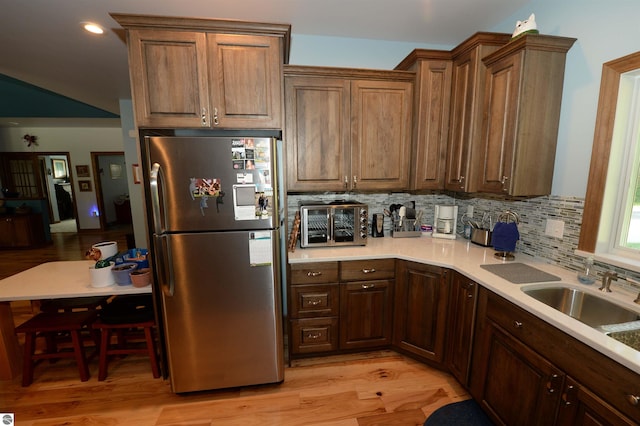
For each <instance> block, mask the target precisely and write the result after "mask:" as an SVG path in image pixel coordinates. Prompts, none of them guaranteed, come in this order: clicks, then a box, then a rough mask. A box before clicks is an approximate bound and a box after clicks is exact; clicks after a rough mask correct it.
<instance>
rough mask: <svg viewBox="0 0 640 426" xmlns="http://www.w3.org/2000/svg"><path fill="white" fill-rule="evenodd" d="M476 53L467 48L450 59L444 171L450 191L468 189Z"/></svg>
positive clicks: (446, 184)
mask: <svg viewBox="0 0 640 426" xmlns="http://www.w3.org/2000/svg"><path fill="white" fill-rule="evenodd" d="M476 56H477V54H476V53H475V51H469V52H467V53H465V54H464V55H461V56H460V57H458V58H456V59H455V60H454V62H453V77H452V83H451V84H452V90H451V117H450V122H451V124H450V126H449V144H448V148H449V149H448V152H447V168H446V173H445V175H446V176H445V178H446V179H445V189H448V190H451V191H468V189H467V188H468V185H469V183H471V180H470V176H469V161H470V156H471V152H470V149H471V137H472V136H473V135H472V134H471V133H472V131H473V120H474V115H475V114H474V108H473V104H474V102H475V94H474V86H475V85H476V84H477V78H476V74H477V67H478V63H477V62H478V61H477V58H476Z"/></svg>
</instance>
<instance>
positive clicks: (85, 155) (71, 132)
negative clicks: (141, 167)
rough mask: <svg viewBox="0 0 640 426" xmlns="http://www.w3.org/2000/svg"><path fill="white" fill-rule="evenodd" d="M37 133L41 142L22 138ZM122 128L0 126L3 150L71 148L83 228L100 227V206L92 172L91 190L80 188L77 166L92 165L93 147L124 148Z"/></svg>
mask: <svg viewBox="0 0 640 426" xmlns="http://www.w3.org/2000/svg"><path fill="white" fill-rule="evenodd" d="M25 133H28V134H32V135H36V136H38V145H37V146H33V145H32V146H31V147H27V146H26V144H25V143H24V142H23V141H22V136H23V135H24V134H25ZM122 150H123V149H122V136H121V130H120V128H118V127H106V128H76V127H34V128H27V127H14V128H0V151H8V152H67V151H68V152H69V157H70V160H71V164H69V165H68V166H69V171H70V172H71V174H72V176H73V181H74V182H73V183H74V186H73V191H74V193H75V195H76V203H77V210H78V223H79V227H80V229H100V219H99V218H98V217H94V216H93V211H94V210H96V209H97V201H96V194H95V192H94V191H95V188H94V187H93V176H94V173H95V170H91V177H90V178H83V179H90V180H92V184H91V185H92V190H93V191H92V192H80V191H79V190H78V178H77V177H76V175H75V170H76V169H75V166H76V165H78V164H83V165H84V164H86V165H89V166H90V168H91V154H90V153H91V151H122Z"/></svg>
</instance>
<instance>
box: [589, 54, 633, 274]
mask: <svg viewBox="0 0 640 426" xmlns="http://www.w3.org/2000/svg"><path fill="white" fill-rule="evenodd" d="M596 230H597V231H596ZM580 252H582V253H580ZM586 253H592V254H594V255H595V258H596V259H598V260H600V261H602V262H605V263H609V264H613V265H617V266H620V267H623V268H626V269H631V270H635V271H639V272H640V52H638V53H635V54H632V55H628V56H626V57H623V58H620V59H617V60H614V61H611V62H608V63H606V64H604V66H603V72H602V82H601V88H600V100H599V104H598V118H597V120H596V131H595V136H594V144H593V153H592V158H591V169H590V171H589V184H588V188H587V197H586V201H585V211H584V216H583V223H582V231H581V233H580V242H579V244H578V254H586Z"/></svg>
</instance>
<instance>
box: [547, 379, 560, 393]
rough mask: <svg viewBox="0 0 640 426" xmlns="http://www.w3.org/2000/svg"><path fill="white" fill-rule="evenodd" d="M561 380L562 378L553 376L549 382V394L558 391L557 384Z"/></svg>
mask: <svg viewBox="0 0 640 426" xmlns="http://www.w3.org/2000/svg"><path fill="white" fill-rule="evenodd" d="M559 378H560V376H558V375H557V374H552V375H551V378H549V381H548V382H547V392H549V393H554V392H555V391H556V386H555V384H556V383H555V382H557V381H558V379H559Z"/></svg>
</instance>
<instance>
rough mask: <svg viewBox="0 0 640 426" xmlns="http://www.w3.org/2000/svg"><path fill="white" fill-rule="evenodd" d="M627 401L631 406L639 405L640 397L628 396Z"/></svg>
mask: <svg viewBox="0 0 640 426" xmlns="http://www.w3.org/2000/svg"><path fill="white" fill-rule="evenodd" d="M627 401H629V404H631V405H638V404H639V403H640V396H638V395H627Z"/></svg>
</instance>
